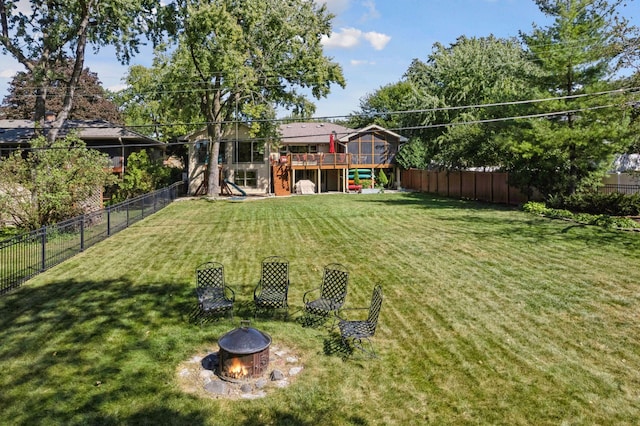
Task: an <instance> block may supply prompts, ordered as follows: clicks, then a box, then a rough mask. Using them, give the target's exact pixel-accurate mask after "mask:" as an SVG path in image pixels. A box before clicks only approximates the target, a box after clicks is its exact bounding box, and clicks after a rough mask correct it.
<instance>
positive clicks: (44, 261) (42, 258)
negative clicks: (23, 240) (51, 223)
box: [40, 226, 47, 272]
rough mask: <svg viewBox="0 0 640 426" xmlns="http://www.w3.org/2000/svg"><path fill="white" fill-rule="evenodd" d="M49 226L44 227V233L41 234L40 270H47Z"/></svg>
mask: <svg viewBox="0 0 640 426" xmlns="http://www.w3.org/2000/svg"><path fill="white" fill-rule="evenodd" d="M46 246H47V227H46V226H44V227H43V228H42V234H40V272H44V271H46V270H47V251H46Z"/></svg>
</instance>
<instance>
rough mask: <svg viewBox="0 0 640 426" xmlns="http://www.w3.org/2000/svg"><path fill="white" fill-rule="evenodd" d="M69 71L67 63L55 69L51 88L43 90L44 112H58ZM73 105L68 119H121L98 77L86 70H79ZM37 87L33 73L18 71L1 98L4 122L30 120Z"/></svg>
mask: <svg viewBox="0 0 640 426" xmlns="http://www.w3.org/2000/svg"><path fill="white" fill-rule="evenodd" d="M72 72H73V69H72V68H71V64H70V63H68V62H67V63H66V66H58V67H57V68H56V69H55V70H54V71H53V72H52V75H53V76H55V80H53V79H52V81H51V85H50V87H49V88H48V90H47V99H46V101H47V105H46V106H47V110H48V111H53V112H54V113H55V112H57V111H60V110H61V109H62V101H63V98H64V91H65V88H64V85H65V81H67V80H68V79H69V78H70V76H71V74H72ZM76 90H77V91H76V95H75V98H74V102H73V106H72V108H71V110H70V111H69V117H68V118H69V119H71V120H95V119H103V120H106V121H109V122H111V123H117V124H121V123H122V119H121V117H120V112H119V111H118V107H117V105H116V104H115V103H114V102H112V101H111V100H110V99H109V94H108V93H107V92H106V90H104V89H103V88H102V86H101V83H100V80H99V79H98V75H97V74H96V73H94V72H91V71H90V70H89V68H85V69H84V70H82V73H81V74H80V80H79V81H78V87H77V89H76ZM36 95H37V87H36V85H35V82H34V78H33V73H32V72H30V71H27V72H19V73H17V74H16V75H15V76H14V77H13V79H12V80H11V81H10V82H9V94H8V95H7V96H5V98H4V101H3V104H2V106H1V107H0V115H3V116H4V118H8V119H23V120H33V118H34V115H35V110H36V105H35V103H36Z"/></svg>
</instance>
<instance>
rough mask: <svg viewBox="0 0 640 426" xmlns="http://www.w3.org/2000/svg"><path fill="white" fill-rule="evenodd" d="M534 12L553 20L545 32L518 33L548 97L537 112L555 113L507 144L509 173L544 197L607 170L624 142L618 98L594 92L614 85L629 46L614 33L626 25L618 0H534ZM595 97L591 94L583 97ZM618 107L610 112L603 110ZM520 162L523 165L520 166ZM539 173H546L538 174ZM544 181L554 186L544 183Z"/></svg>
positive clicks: (570, 189) (624, 121)
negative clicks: (512, 157) (509, 147)
mask: <svg viewBox="0 0 640 426" xmlns="http://www.w3.org/2000/svg"><path fill="white" fill-rule="evenodd" d="M536 4H537V5H538V7H539V8H540V10H541V11H542V12H543V13H545V14H546V15H547V16H549V17H552V18H553V19H554V20H553V23H552V24H551V25H550V26H548V27H547V28H539V27H537V26H535V25H534V28H533V32H532V33H531V34H529V35H527V34H523V35H522V38H523V40H524V41H525V43H526V45H527V48H528V51H529V56H530V59H531V60H532V61H534V62H535V63H536V64H537V65H538V66H539V67H540V69H541V70H542V73H541V74H540V76H539V78H537V79H536V80H535V81H534V83H535V84H536V85H537V86H538V87H540V89H541V90H542V91H543V92H544V93H546V94H547V96H552V97H562V99H558V100H556V101H554V102H549V103H545V104H544V106H543V107H542V111H543V112H545V111H546V112H554V111H559V112H562V113H560V114H557V115H556V116H555V117H552V118H548V119H546V120H545V122H543V123H534V124H533V125H532V126H531V127H530V128H531V129H533V130H535V132H531V131H529V130H527V129H523V130H524V131H523V133H521V134H520V136H521V137H520V138H519V141H520V143H516V144H515V146H514V147H513V150H514V152H515V153H517V154H518V155H517V156H516V157H515V161H514V163H513V164H512V165H511V168H512V169H513V171H514V174H515V175H516V177H517V178H518V179H519V180H520V181H521V183H524V180H526V179H523V178H526V177H527V176H528V177H535V176H541V177H542V179H538V180H536V179H534V180H532V181H530V182H529V183H530V184H532V185H534V186H536V187H538V189H540V190H542V191H544V192H545V193H552V192H556V193H562V194H570V193H572V192H574V191H575V190H576V189H578V188H580V187H581V186H583V185H584V184H586V183H589V182H592V181H593V177H594V175H598V174H601V173H602V169H603V168H605V167H607V166H608V165H609V160H610V157H611V155H612V154H614V153H615V152H620V150H624V149H625V148H626V146H627V145H628V144H629V140H628V138H629V127H628V125H629V115H628V113H627V111H625V108H621V107H620V106H622V105H623V104H624V102H623V99H624V98H623V97H618V101H616V100H615V99H614V100H612V99H611V98H610V97H609V98H606V97H603V96H597V95H596V94H597V93H601V92H603V91H606V90H609V89H615V88H617V86H615V85H614V84H612V83H611V78H612V77H614V76H615V72H616V71H617V70H618V68H617V66H618V65H620V64H621V62H620V61H618V59H619V58H620V55H622V54H623V50H624V49H620V48H619V46H622V45H626V44H628V43H627V41H625V40H624V39H623V38H621V37H623V36H625V35H626V34H628V32H627V31H625V30H623V29H621V26H622V27H624V26H625V25H626V24H625V21H624V20H623V19H621V18H620V17H619V14H618V12H617V9H618V8H619V7H620V6H621V5H623V4H624V1H623V0H615V1H607V0H536ZM589 94H594V95H593V96H586V95H589ZM609 104H618V105H619V106H617V107H607V105H609ZM524 160H527V161H524ZM545 175H546V176H545ZM549 176H554V177H555V181H553V182H550V181H549Z"/></svg>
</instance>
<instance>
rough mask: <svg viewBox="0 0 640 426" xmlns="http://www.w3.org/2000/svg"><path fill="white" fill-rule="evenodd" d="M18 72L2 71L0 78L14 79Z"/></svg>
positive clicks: (11, 70)
mask: <svg viewBox="0 0 640 426" xmlns="http://www.w3.org/2000/svg"><path fill="white" fill-rule="evenodd" d="M17 72H18V71H17V70H15V69H11V68H9V69H4V70H2V71H0V78H13V76H14V75H16V73H17Z"/></svg>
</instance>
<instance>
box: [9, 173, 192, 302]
mask: <svg viewBox="0 0 640 426" xmlns="http://www.w3.org/2000/svg"><path fill="white" fill-rule="evenodd" d="M180 185H182V182H177V183H174V184H173V185H171V186H169V187H167V188H163V189H160V190H158V191H155V192H151V193H149V194H145V195H141V196H139V197H136V198H132V199H130V200H126V201H124V202H122V203H119V204H115V205H113V206H109V207H107V208H105V209H102V210H98V211H95V212H92V213H88V214H84V215H82V216H78V217H75V218H73V219H69V220H66V221H64V222H60V223H57V224H55V225H51V226H47V227H44V228H40V229H37V230H35V231H32V232H29V233H26V234H22V235H18V236H15V237H12V238H9V239H7V240H4V241H0V294H4V293H6V292H8V291H10V290H12V289H14V288H17V287H19V286H20V285H21V284H22V283H23V282H25V281H26V280H28V279H29V278H31V277H33V276H34V275H37V274H39V273H40V272H44V271H46V270H47V269H49V268H51V267H52V266H55V265H57V264H58V263H61V262H63V261H65V260H67V259H69V258H70V257H72V256H74V255H76V254H78V253H80V252H81V251H83V250H84V249H86V248H88V247H91V246H92V245H94V244H96V243H98V242H100V241H102V240H104V239H105V238H107V237H109V236H110V235H113V234H115V233H116V232H118V231H121V230H123V229H125V228H127V227H128V226H130V225H132V224H134V223H136V222H138V221H139V220H141V219H143V218H145V217H147V216H149V215H151V214H153V213H155V212H157V211H158V210H161V209H162V208H164V207H166V206H167V205H168V204H170V203H171V202H172V201H173V200H175V199H176V198H177V197H178V190H179V188H180Z"/></svg>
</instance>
